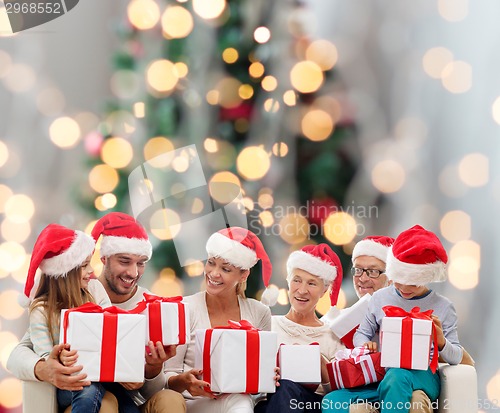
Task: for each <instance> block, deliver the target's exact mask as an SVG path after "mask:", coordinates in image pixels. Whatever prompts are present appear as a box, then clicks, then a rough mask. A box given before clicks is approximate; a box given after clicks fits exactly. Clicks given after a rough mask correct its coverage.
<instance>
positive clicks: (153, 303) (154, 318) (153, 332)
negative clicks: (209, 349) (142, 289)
mask: <svg viewBox="0 0 500 413" xmlns="http://www.w3.org/2000/svg"><path fill="white" fill-rule="evenodd" d="M143 295H144V300H143V301H141V302H140V303H139V304H138V305H137V307H136V309H137V308H139V309H142V310H141V311H139V312H142V311H144V310H145V309H146V306H147V307H148V312H149V317H148V323H149V339H150V340H151V341H152V342H153V343H156V342H157V341H163V340H162V327H161V303H176V304H177V309H178V311H177V314H178V325H179V344H186V307H185V306H184V303H182V297H181V296H176V297H159V296H157V295H152V294H148V293H144V294H143Z"/></svg>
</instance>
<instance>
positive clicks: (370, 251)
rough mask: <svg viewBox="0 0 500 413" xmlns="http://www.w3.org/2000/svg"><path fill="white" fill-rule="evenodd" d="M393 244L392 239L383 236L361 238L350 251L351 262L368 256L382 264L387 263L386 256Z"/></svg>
mask: <svg viewBox="0 0 500 413" xmlns="http://www.w3.org/2000/svg"><path fill="white" fill-rule="evenodd" d="M393 243H394V238H391V237H386V236H384V235H373V236H369V237H366V238H363V239H362V240H361V241H359V242H358V243H357V244H356V245H355V246H354V249H353V250H352V258H351V260H352V262H354V260H355V259H356V258H358V257H361V256H368V257H375V258H378V259H379V260H380V261H383V262H384V263H385V262H387V254H388V253H389V249H390V248H391V246H392V244H393Z"/></svg>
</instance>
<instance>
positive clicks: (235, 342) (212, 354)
mask: <svg viewBox="0 0 500 413" xmlns="http://www.w3.org/2000/svg"><path fill="white" fill-rule="evenodd" d="M277 340H278V335H277V334H276V333H275V332H271V331H260V330H258V329H256V328H254V327H253V326H252V325H251V324H250V323H249V322H248V321H245V320H242V321H240V322H234V321H230V322H229V326H225V327H216V328H212V329H208V330H196V332H195V368H196V369H202V370H203V380H204V381H206V382H208V383H210V389H211V390H212V391H213V392H216V393H274V392H275V391H276V387H275V382H274V376H275V374H276V373H275V371H274V370H275V367H276V353H277Z"/></svg>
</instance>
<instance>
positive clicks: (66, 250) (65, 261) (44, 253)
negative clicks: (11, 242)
mask: <svg viewBox="0 0 500 413" xmlns="http://www.w3.org/2000/svg"><path fill="white" fill-rule="evenodd" d="M94 248H95V241H94V240H93V239H92V237H90V236H89V235H87V234H85V233H83V232H81V231H74V230H72V229H69V228H66V227H63V226H62V225H58V224H50V225H48V226H46V227H45V228H44V229H43V230H42V232H41V233H40V235H39V236H38V238H37V240H36V242H35V246H34V247H33V252H32V253H31V260H30V266H29V269H28V277H27V279H26V284H25V286H24V297H21V298H20V302H21V304H22V305H24V306H28V305H29V304H30V303H31V301H33V298H34V296H35V294H36V291H37V289H38V284H39V281H40V277H39V276H37V275H36V270H37V269H38V268H40V270H41V272H42V273H43V274H45V275H47V276H49V277H54V278H59V277H66V275H67V274H68V272H69V271H71V270H72V269H73V268H76V267H79V266H80V265H81V264H82V263H83V262H84V261H85V259H86V258H87V257H88V256H89V255H91V254H92V253H93V252H94Z"/></svg>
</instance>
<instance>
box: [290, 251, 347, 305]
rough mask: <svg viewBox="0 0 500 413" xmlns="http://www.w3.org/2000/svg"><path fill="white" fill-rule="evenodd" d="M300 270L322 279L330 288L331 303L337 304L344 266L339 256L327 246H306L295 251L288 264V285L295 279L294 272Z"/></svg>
mask: <svg viewBox="0 0 500 413" xmlns="http://www.w3.org/2000/svg"><path fill="white" fill-rule="evenodd" d="M295 268H300V269H301V270H304V271H307V272H308V273H311V274H312V275H316V276H317V277H319V278H321V279H322V280H323V281H324V283H325V285H328V286H330V285H331V289H330V303H331V305H332V306H334V305H335V304H337V299H338V297H339V292H340V286H341V285H342V264H341V262H340V259H339V257H338V255H337V254H335V252H334V251H333V250H332V249H331V248H330V246H328V245H327V244H318V245H306V246H305V247H302V248H301V249H300V250H298V251H294V252H292V253H291V254H290V256H289V257H288V260H287V262H286V269H287V274H288V275H287V277H286V280H287V281H288V284H290V281H291V279H292V277H293V270H294V269H295Z"/></svg>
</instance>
